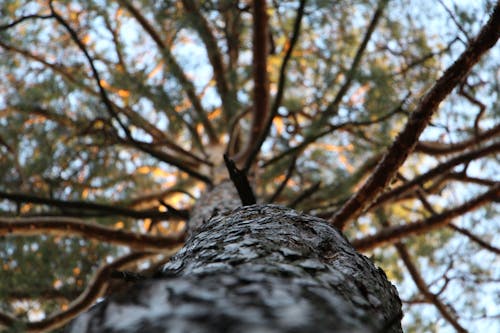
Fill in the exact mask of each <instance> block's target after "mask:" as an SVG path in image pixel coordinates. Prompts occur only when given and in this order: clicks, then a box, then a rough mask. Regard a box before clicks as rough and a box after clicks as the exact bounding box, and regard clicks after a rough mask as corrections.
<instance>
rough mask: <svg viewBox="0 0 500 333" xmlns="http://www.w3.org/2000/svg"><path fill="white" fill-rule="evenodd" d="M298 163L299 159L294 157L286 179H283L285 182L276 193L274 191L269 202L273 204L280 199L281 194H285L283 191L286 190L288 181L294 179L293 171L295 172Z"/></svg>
mask: <svg viewBox="0 0 500 333" xmlns="http://www.w3.org/2000/svg"><path fill="white" fill-rule="evenodd" d="M296 162H297V158H296V157H292V161H291V162H290V164H289V166H288V169H287V171H286V175H285V179H283V181H282V182H281V184H280V185H279V186H278V188H277V189H276V191H274V193H273V195H272V196H271V197H270V198H269V200H267V202H269V203H272V202H275V201H276V199H278V197H279V196H280V194H281V192H283V190H284V189H285V187H286V184H287V183H288V181H289V180H290V178H291V177H292V174H293V171H294V170H295V165H296Z"/></svg>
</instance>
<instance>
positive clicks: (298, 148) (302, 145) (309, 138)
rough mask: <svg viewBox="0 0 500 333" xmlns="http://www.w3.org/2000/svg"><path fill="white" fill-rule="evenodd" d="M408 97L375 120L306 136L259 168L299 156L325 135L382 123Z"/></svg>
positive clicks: (330, 128) (354, 122)
mask: <svg viewBox="0 0 500 333" xmlns="http://www.w3.org/2000/svg"><path fill="white" fill-rule="evenodd" d="M409 96H410V95H409V94H408V95H406V97H405V98H404V99H403V100H402V101H401V102H400V103H399V104H398V105H397V106H396V107H395V108H394V109H393V110H391V111H390V112H388V113H387V114H385V115H383V116H381V117H379V118H377V119H374V120H366V121H347V122H344V123H341V124H337V125H328V126H327V129H325V130H323V131H320V132H318V133H314V134H311V135H309V136H306V137H305V138H304V139H303V140H302V142H301V143H299V144H298V145H296V146H294V147H292V148H289V149H288V150H286V151H284V152H282V153H281V154H279V155H277V156H275V157H273V158H271V159H270V160H268V161H266V162H264V163H263V164H262V165H261V167H262V168H265V167H268V166H269V165H271V164H274V163H276V162H278V161H279V160H281V159H282V158H284V157H286V156H289V155H292V156H296V155H298V154H299V152H301V151H303V150H304V149H305V148H306V147H307V146H308V145H310V144H311V143H314V142H315V141H316V140H318V139H320V138H322V137H324V136H325V135H328V134H331V133H333V132H335V131H337V130H349V129H350V128H354V127H363V126H370V125H374V124H377V123H380V122H383V121H385V120H387V119H389V118H390V117H392V116H393V115H395V114H396V113H400V112H402V110H403V104H404V103H405V102H406V100H407V99H408V97H409Z"/></svg>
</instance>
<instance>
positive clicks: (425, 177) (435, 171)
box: [366, 142, 500, 211]
mask: <svg viewBox="0 0 500 333" xmlns="http://www.w3.org/2000/svg"><path fill="white" fill-rule="evenodd" d="M498 151H500V142H499V143H494V144H492V145H491V146H486V147H483V148H479V149H476V150H472V151H470V152H467V153H465V154H462V155H458V156H456V157H454V158H452V159H450V160H449V161H448V162H445V163H441V164H439V165H438V166H436V167H434V168H432V169H431V170H429V171H427V172H426V173H424V174H422V175H420V176H417V177H415V178H414V179H413V180H411V181H409V182H407V183H405V184H403V185H401V186H399V187H396V188H394V189H392V190H390V191H388V192H386V193H384V194H381V195H380V196H379V197H378V198H377V200H376V201H375V202H373V203H372V204H371V205H370V206H369V207H368V208H367V209H366V211H370V210H372V209H373V208H375V207H378V206H380V205H381V204H383V203H384V202H386V201H388V200H390V199H393V198H395V197H398V196H401V195H402V194H404V193H405V192H407V191H409V190H411V189H412V188H414V187H415V186H417V185H421V184H424V183H425V182H427V181H429V180H431V179H433V178H434V177H436V176H439V175H441V174H443V173H445V172H447V171H449V170H451V169H452V168H453V167H455V166H457V165H459V164H461V163H465V162H469V161H472V160H475V159H477V158H480V157H483V156H485V155H489V154H493V153H496V152H498Z"/></svg>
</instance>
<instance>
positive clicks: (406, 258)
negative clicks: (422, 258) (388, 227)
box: [395, 242, 467, 333]
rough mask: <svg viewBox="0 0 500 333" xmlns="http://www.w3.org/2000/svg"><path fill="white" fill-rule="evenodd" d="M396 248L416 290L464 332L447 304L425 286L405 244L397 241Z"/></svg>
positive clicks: (458, 329) (459, 330)
mask: <svg viewBox="0 0 500 333" xmlns="http://www.w3.org/2000/svg"><path fill="white" fill-rule="evenodd" d="M395 246H396V249H397V251H398V254H399V256H400V258H401V260H403V262H404V264H405V266H406V268H408V272H409V273H410V275H411V277H412V279H413V281H414V282H415V285H416V286H417V288H418V290H419V291H420V293H421V294H422V295H423V296H424V297H425V299H426V300H427V301H429V302H431V303H432V304H434V306H435V307H436V308H437V310H438V311H439V313H441V315H442V316H443V318H444V319H445V320H446V321H447V322H448V323H450V325H452V326H453V327H454V328H455V329H456V330H457V332H460V333H465V332H467V330H466V329H465V328H463V327H462V326H461V325H460V323H459V322H458V320H457V318H456V316H455V315H454V314H453V311H452V309H450V307H449V306H446V305H445V304H444V303H443V302H442V301H441V300H440V299H439V297H438V295H436V294H433V293H432V292H431V291H430V290H429V288H428V287H427V284H426V283H425V280H424V278H423V277H422V275H421V274H420V272H419V271H418V269H417V267H416V266H415V265H414V264H413V260H412V258H411V256H410V254H409V253H408V250H407V249H406V246H405V245H404V244H402V243H401V242H397V243H396V244H395Z"/></svg>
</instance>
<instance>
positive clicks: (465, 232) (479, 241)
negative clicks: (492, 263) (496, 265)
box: [448, 223, 500, 255]
mask: <svg viewBox="0 0 500 333" xmlns="http://www.w3.org/2000/svg"><path fill="white" fill-rule="evenodd" d="M448 227H450V228H451V229H453V230H455V231H456V232H459V233H461V234H462V235H464V236H466V237H467V238H469V239H470V240H471V241H473V242H474V243H476V244H478V245H479V246H481V247H482V248H485V249H486V250H488V251H491V252H493V253H495V254H498V255H500V248H498V247H495V246H493V245H491V244H489V243H487V242H485V241H484V240H482V239H481V238H479V237H477V236H476V235H474V234H473V233H472V232H470V231H469V230H467V229H464V228H460V227H459V226H456V225H455V224H453V223H450V224H448Z"/></svg>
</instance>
